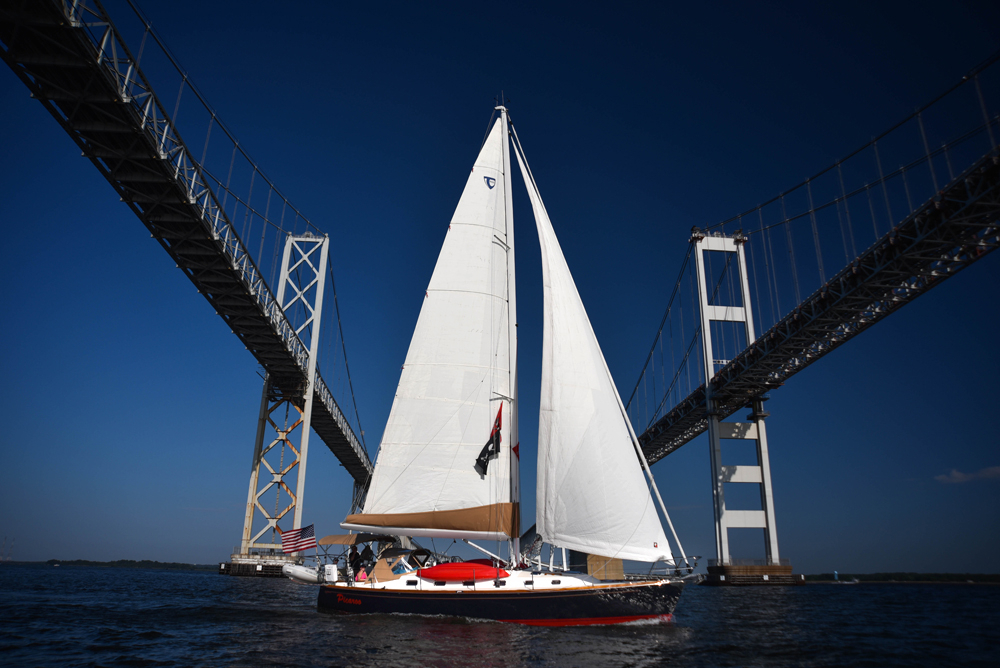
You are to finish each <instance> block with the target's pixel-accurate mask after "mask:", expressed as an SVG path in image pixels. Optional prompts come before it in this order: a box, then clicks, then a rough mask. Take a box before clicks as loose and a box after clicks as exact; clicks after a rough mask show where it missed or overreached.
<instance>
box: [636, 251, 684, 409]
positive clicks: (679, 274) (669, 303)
mask: <svg viewBox="0 0 1000 668" xmlns="http://www.w3.org/2000/svg"><path fill="white" fill-rule="evenodd" d="M693 249H694V246H693V245H691V244H689V245H688V250H687V254H686V255H685V256H684V261H683V262H682V263H681V269H680V271H679V272H677V280H676V281H675V282H674V289H673V290H672V291H671V293H670V298H669V299H668V300H667V308H666V310H665V311H664V312H663V317H662V318H661V319H660V327H659V329H657V331H656V336H657V337H659V336H662V335H663V325H664V324H665V323H666V322H667V317H669V315H670V309H671V307H672V306H673V303H674V299H675V298H676V297H677V293H678V289H679V288H680V285H681V281H683V280H684V270H685V269H686V268H687V266H688V262H689V261H690V259H691V252H692V251H693ZM682 318H683V316H682ZM681 322H683V320H682V321H681ZM655 349H656V339H655V338H654V339H653V345H652V346H651V347H650V350H649V355H647V356H646V362H645V363H644V364H643V365H642V371H640V372H639V376H640V379H641V377H642V376H643V375H644V374H645V373H646V367H647V366H648V365H649V363H650V360H651V359H652V356H653V351H654V350H655ZM638 389H639V383H638V382H636V385H635V389H634V390H632V394H631V395H630V396H629V398H628V402H627V403H626V404H625V405H626V406H629V405H631V403H632V399H634V398H635V393H636V392H637V391H638Z"/></svg>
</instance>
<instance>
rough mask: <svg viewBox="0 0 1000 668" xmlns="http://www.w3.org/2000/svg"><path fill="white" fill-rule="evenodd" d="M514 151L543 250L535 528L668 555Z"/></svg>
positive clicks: (544, 218) (584, 322)
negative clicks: (543, 309)
mask: <svg viewBox="0 0 1000 668" xmlns="http://www.w3.org/2000/svg"><path fill="white" fill-rule="evenodd" d="M516 148H517V149H518V150H517V151H516V153H517V161H518V165H519V166H520V168H521V174H522V176H523V177H524V182H525V185H527V187H528V197H529V199H530V200H531V207H532V209H533V211H534V214H535V223H536V226H537V228H538V240H539V243H540V244H541V247H542V282H543V285H544V298H545V304H544V308H545V311H544V312H545V320H544V332H543V344H542V389H541V402H540V403H541V405H540V407H539V416H538V489H537V509H536V523H537V529H536V530H537V532H538V535H540V536H542V537H543V538H544V540H545V542H547V543H550V544H553V545H558V546H560V547H564V548H569V549H573V550H579V551H581V552H587V553H591V554H597V555H601V556H605V557H615V558H621V559H634V560H637V561H647V562H653V561H657V560H660V559H671V558H672V556H671V552H670V547H669V546H668V544H667V539H666V536H665V535H664V533H663V527H662V525H661V524H660V520H659V517H658V516H657V513H656V508H655V506H654V505H653V499H652V497H651V495H650V492H649V489H648V487H647V485H646V481H645V480H644V479H643V472H642V469H641V467H640V463H639V460H638V457H637V454H636V451H635V449H634V445H633V442H632V440H631V438H632V437H631V434H630V432H629V429H628V426H627V425H626V423H625V420H626V419H627V418H626V416H625V414H624V412H623V409H622V406H621V399H620V398H619V396H618V390H617V388H616V387H615V384H614V381H613V380H612V378H611V374H610V372H609V371H608V367H607V364H606V362H605V361H604V355H603V353H602V352H601V347H600V345H599V344H598V342H597V337H596V336H595V334H594V330H593V328H592V327H591V324H590V319H589V318H588V317H587V312H586V310H585V309H584V307H583V302H582V301H581V300H580V294H579V293H578V292H577V289H576V283H574V281H573V276H572V275H571V274H570V271H569V266H568V265H567V264H566V259H565V257H563V253H562V249H561V248H560V246H559V241H558V240H557V239H556V235H555V231H554V230H553V229H552V222H551V221H550V220H549V216H548V213H547V212H546V211H545V205H544V204H543V203H542V198H541V195H540V194H539V192H538V188H537V186H536V184H535V181H534V178H533V177H532V175H531V172H530V170H529V169H528V168H527V165H526V161H525V160H524V158H523V156H522V151H521V150H520V146H519V145H516Z"/></svg>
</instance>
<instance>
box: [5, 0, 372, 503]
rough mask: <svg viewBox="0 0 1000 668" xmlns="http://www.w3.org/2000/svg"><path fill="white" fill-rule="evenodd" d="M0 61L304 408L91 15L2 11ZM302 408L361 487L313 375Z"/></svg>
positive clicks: (163, 129)
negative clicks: (308, 406) (309, 409)
mask: <svg viewBox="0 0 1000 668" xmlns="http://www.w3.org/2000/svg"><path fill="white" fill-rule="evenodd" d="M0 57H2V58H3V60H4V61H5V62H6V63H7V65H8V66H10V68H11V69H12V70H13V71H14V73H15V74H17V76H18V77H19V78H20V79H21V81H22V82H24V84H25V85H26V86H27V87H28V89H29V90H30V91H31V94H32V96H33V97H35V98H36V99H38V100H39V101H40V102H41V103H42V105H43V106H44V107H45V108H46V109H47V110H48V111H49V113H51V114H52V116H53V118H55V119H56V121H57V122H58V123H59V124H60V125H61V126H62V128H63V129H64V130H65V131H66V132H67V134H69V136H70V137H71V138H72V139H73V141H74V142H76V144H77V145H78V146H79V147H80V149H81V150H82V152H83V155H85V156H86V157H87V158H88V159H89V160H90V161H91V163H93V165H94V166H95V167H96V168H97V170H98V171H99V172H100V173H101V175H103V176H104V178H105V179H107V181H108V183H110V184H111V186H112V187H113V188H114V189H115V191H116V192H117V193H118V194H119V196H120V197H121V200H122V201H123V202H125V203H126V204H127V205H128V207H129V208H130V209H131V210H132V211H133V212H134V213H135V215H136V216H137V217H138V218H139V219H140V220H141V221H142V223H143V224H144V225H145V226H146V227H147V228H148V229H149V231H150V233H151V234H152V236H153V237H154V238H155V239H156V240H157V241H158V242H159V243H160V245H161V246H162V247H163V249H164V250H165V251H167V253H168V254H169V255H170V256H171V257H172V258H173V259H174V261H175V262H176V263H177V267H178V268H179V269H181V270H182V271H183V272H184V274H185V275H186V276H187V277H188V278H189V279H190V280H191V282H192V283H194V285H195V286H196V287H197V289H198V292H199V293H200V294H202V295H203V296H204V297H205V299H207V300H208V302H209V303H210V304H211V305H212V307H213V308H214V309H215V311H216V313H217V314H218V315H220V316H221V317H222V318H223V320H225V322H226V324H227V325H228V326H229V327H230V328H231V329H232V331H233V333H234V334H236V336H238V337H239V339H240V340H241V341H242V342H243V343H244V344H245V345H246V347H247V350H249V351H250V352H251V353H252V354H253V356H254V357H255V358H256V359H257V360H258V361H259V362H260V364H261V365H262V366H263V367H264V369H265V370H266V372H267V374H268V377H269V378H270V380H271V384H272V387H273V388H274V390H275V392H277V393H279V394H280V395H282V396H285V397H292V398H294V400H295V401H296V402H297V403H304V399H303V394H304V393H305V392H306V391H307V390H306V388H307V387H308V385H307V376H308V368H309V349H308V347H307V346H306V345H305V344H304V343H303V341H302V340H301V339H300V338H299V336H298V334H297V333H296V331H295V329H294V328H293V326H292V325H291V324H290V323H289V322H288V319H287V318H286V316H285V313H284V312H283V311H282V309H281V306H280V305H279V303H278V301H277V300H276V299H275V297H274V295H273V294H272V292H271V290H270V288H269V287H268V285H267V283H266V281H265V279H264V277H263V276H262V274H261V272H260V271H259V270H258V268H257V266H256V264H255V263H254V261H253V259H252V257H251V255H250V253H249V252H248V250H247V248H246V247H245V245H244V243H243V241H242V240H241V239H240V238H239V235H238V234H237V231H236V229H235V227H234V226H233V224H232V223H231V221H230V220H229V218H228V216H227V214H226V212H225V210H224V208H223V207H222V206H220V204H219V199H218V197H217V195H216V192H215V191H214V189H213V187H212V185H211V183H212V182H211V180H210V179H209V178H208V177H207V175H206V174H205V173H203V172H202V170H201V167H200V165H199V163H198V161H197V160H196V159H195V158H194V157H193V156H192V155H191V153H190V151H189V150H188V147H187V145H186V144H185V143H184V141H183V139H182V138H181V136H180V134H179V133H178V132H177V129H176V127H175V126H174V123H173V121H172V120H171V117H170V115H169V114H168V113H167V111H166V110H165V109H164V107H163V105H162V104H161V102H160V100H159V99H158V98H157V95H156V93H155V92H154V91H153V88H152V86H151V85H150V83H149V81H148V80H147V79H146V77H145V75H144V74H143V72H142V70H141V69H140V68H139V67H138V66H137V64H136V59H135V58H134V57H133V54H132V53H131V51H130V50H129V48H128V46H127V45H126V44H125V42H124V40H123V39H122V38H121V37H120V35H119V34H118V32H117V30H116V28H115V26H114V24H113V23H112V21H111V19H110V17H109V16H108V15H107V12H105V10H104V9H103V7H102V6H101V5H100V4H99V3H95V4H94V6H93V7H87V6H84V4H83V3H79V2H72V3H67V2H60V1H58V0H44V1H32V2H15V1H5V2H2V3H0ZM312 398H313V399H314V400H315V406H316V410H314V411H313V415H312V427H313V429H315V431H316V433H317V434H318V435H319V436H320V438H322V439H323V441H324V442H325V443H326V445H327V446H328V447H329V448H330V450H331V451H333V453H334V454H335V455H336V456H337V458H338V459H339V460H340V462H341V463H342V464H343V466H344V467H345V468H346V469H347V471H348V472H349V473H350V474H351V476H352V477H353V478H354V480H355V485H356V488H357V487H361V488H363V487H364V486H365V485H366V483H367V480H368V478H369V476H370V474H371V471H372V464H371V461H370V459H369V457H368V454H367V452H366V451H365V449H364V447H363V446H362V444H361V443H360V442H359V440H358V438H357V437H356V436H355V434H354V431H353V429H352V428H351V426H350V424H349V423H348V420H347V418H346V417H345V416H344V414H343V412H342V411H341V409H340V407H339V406H338V405H337V402H336V400H335V399H334V397H333V395H332V393H331V392H330V390H329V389H328V388H327V385H326V384H325V383H324V381H323V379H322V378H321V377H320V376H319V375H318V373H317V375H316V379H315V383H314V386H313V388H312ZM355 496H357V490H356V493H355Z"/></svg>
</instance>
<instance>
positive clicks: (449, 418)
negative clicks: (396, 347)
mask: <svg viewBox="0 0 1000 668" xmlns="http://www.w3.org/2000/svg"><path fill="white" fill-rule="evenodd" d="M508 151H509V149H508V145H507V127H506V117H505V116H504V115H502V116H501V118H500V119H498V120H497V122H496V124H495V125H494V126H493V128H492V130H491V132H490V134H489V136H488V138H487V140H486V143H485V144H484V145H483V148H482V150H481V151H480V153H479V157H478V158H477V159H476V162H475V165H474V166H473V169H472V173H471V174H470V175H469V178H468V181H467V182H466V185H465V190H464V191H463V193H462V197H461V199H460V200H459V202H458V206H457V207H456V209H455V213H454V216H453V217H452V219H451V224H450V225H449V227H448V233H447V235H446V237H445V241H444V244H443V246H442V247H441V253H440V255H439V256H438V260H437V264H436V265H435V267H434V273H433V275H432V276H431V280H430V284H429V285H428V287H427V292H426V294H425V298H424V302H423V306H422V307H421V309H420V316H419V318H418V320H417V326H416V329H415V330H414V332H413V338H412V340H411V341H410V348H409V350H408V352H407V354H406V361H405V363H404V365H403V370H402V373H401V374H400V379H399V386H398V388H397V391H396V397H395V399H394V401H393V404H392V410H391V411H390V414H389V420H388V423H387V424H386V428H385V433H384V435H383V437H382V443H381V445H380V448H379V455H378V460H377V462H376V465H375V473H374V475H373V477H372V482H371V486H370V489H369V492H368V495H367V499H366V501H365V505H364V509H363V511H362V512H361V513H358V514H353V515H349V516H348V517H347V519H346V520H345V521H344V523H342V524H341V526H342V527H343V528H345V529H352V530H358V531H378V532H380V533H393V534H398V535H407V536H422V535H430V536H447V537H456V538H488V539H495V540H507V539H508V538H510V537H517V536H518V531H519V527H518V523H519V516H518V508H517V503H516V501H517V496H516V485H517V481H516V478H515V479H513V483H512V470H513V471H514V474H515V476H516V462H512V461H511V459H510V457H511V449H512V448H514V447H516V445H517V441H516V434H517V432H516V406H515V404H516V380H515V378H514V375H513V370H514V369H516V345H517V342H516V337H515V336H514V335H513V334H512V332H513V330H514V328H513V324H512V321H513V319H514V317H515V315H514V308H513V291H514V276H513V257H512V253H513V248H512V246H513V236H512V233H511V234H510V235H509V234H508V230H509V228H510V225H511V221H510V207H509V205H508V192H507V191H508V188H509V178H510V175H509V173H508V172H509V170H508V169H505V165H509V153H508ZM512 434H513V437H512ZM512 465H513V469H512Z"/></svg>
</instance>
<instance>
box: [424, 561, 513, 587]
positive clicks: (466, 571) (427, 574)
mask: <svg viewBox="0 0 1000 668" xmlns="http://www.w3.org/2000/svg"><path fill="white" fill-rule="evenodd" d="M417 575H419V576H420V577H422V578H424V579H427V580H436V581H438V582H467V581H469V580H495V579H497V578H505V577H507V576H508V575H510V573H508V572H507V571H505V570H504V569H502V568H493V567H492V566H485V565H483V564H477V563H473V562H469V561H466V562H460V563H457V564H438V565H437V566H432V567H431V568H421V569H420V570H419V571H417Z"/></svg>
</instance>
